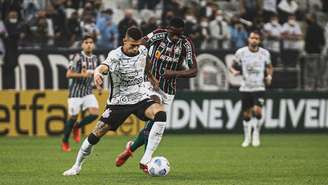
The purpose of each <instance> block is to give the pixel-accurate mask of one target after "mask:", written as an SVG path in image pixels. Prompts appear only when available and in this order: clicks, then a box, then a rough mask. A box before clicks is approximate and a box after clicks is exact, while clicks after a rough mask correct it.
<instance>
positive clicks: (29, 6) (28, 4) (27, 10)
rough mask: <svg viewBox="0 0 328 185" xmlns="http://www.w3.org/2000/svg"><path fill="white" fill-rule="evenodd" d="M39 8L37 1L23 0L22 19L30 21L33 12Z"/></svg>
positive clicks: (33, 14)
mask: <svg viewBox="0 0 328 185" xmlns="http://www.w3.org/2000/svg"><path fill="white" fill-rule="evenodd" d="M39 10H40V6H39V4H38V2H35V1H31V0H29V1H24V19H25V20H26V21H30V20H31V19H33V17H35V14H36V13H37V12H38V11H39Z"/></svg>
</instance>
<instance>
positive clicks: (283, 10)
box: [278, 0, 298, 23]
mask: <svg viewBox="0 0 328 185" xmlns="http://www.w3.org/2000/svg"><path fill="white" fill-rule="evenodd" d="M297 10H298V5H297V3H296V2H295V1H294V0H281V1H280V3H279V4H278V13H279V20H280V23H285V22H287V20H288V16H289V15H295V13H296V11H297Z"/></svg>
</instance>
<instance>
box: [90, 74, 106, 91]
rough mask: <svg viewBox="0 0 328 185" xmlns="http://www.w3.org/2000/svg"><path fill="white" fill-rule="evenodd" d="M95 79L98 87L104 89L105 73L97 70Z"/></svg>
mask: <svg viewBox="0 0 328 185" xmlns="http://www.w3.org/2000/svg"><path fill="white" fill-rule="evenodd" d="M93 79H94V81H95V85H96V87H97V89H98V90H102V89H103V83H104V80H103V75H102V74H100V73H97V72H96V73H94V75H93Z"/></svg>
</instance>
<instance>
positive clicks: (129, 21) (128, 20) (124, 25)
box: [118, 9, 138, 45]
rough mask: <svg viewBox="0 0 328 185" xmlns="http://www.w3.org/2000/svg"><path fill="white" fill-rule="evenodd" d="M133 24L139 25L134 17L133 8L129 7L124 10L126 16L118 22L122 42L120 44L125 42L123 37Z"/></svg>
mask: <svg viewBox="0 0 328 185" xmlns="http://www.w3.org/2000/svg"><path fill="white" fill-rule="evenodd" d="M131 26H138V23H137V21H136V20H134V19H133V17H132V10H131V9H127V10H125V12H124V18H123V19H122V20H121V21H120V22H119V23H118V32H119V40H118V42H119V43H120V45H121V44H122V42H123V38H124V36H125V33H126V31H127V30H128V28H129V27H131Z"/></svg>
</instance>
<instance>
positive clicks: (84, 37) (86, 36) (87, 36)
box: [82, 35, 95, 42]
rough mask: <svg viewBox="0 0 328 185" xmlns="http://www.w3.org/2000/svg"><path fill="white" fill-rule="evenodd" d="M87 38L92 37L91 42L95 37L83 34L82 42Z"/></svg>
mask: <svg viewBox="0 0 328 185" xmlns="http://www.w3.org/2000/svg"><path fill="white" fill-rule="evenodd" d="M87 39H92V41H93V42H94V41H95V38H94V37H93V36H91V35H85V36H83V38H82V42H84V41H85V40H87Z"/></svg>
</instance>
